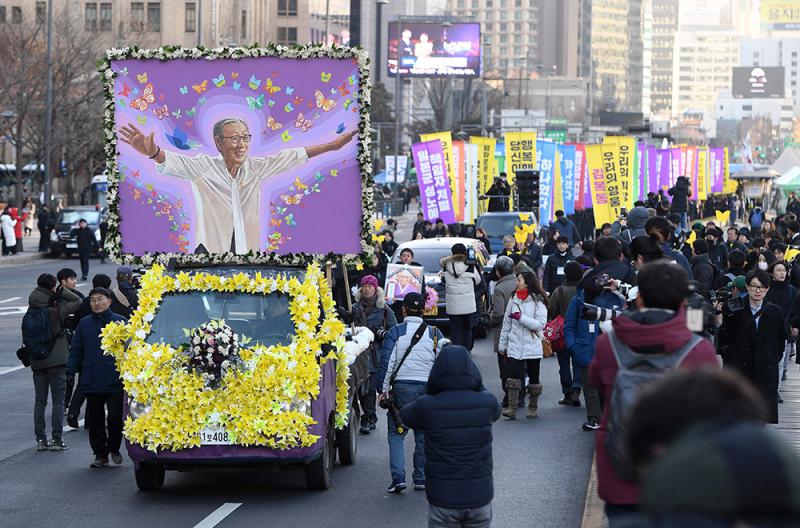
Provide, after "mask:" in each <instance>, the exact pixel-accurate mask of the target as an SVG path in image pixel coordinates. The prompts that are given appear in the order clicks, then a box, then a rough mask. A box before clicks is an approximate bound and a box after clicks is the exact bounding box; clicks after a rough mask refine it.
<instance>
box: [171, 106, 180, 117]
mask: <svg viewBox="0 0 800 528" xmlns="http://www.w3.org/2000/svg"><path fill="white" fill-rule="evenodd" d="M172 115H173V116H175V119H180V118H181V109H180V108H178V111H177V112H172Z"/></svg>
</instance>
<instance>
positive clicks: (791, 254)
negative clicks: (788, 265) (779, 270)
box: [783, 248, 800, 262]
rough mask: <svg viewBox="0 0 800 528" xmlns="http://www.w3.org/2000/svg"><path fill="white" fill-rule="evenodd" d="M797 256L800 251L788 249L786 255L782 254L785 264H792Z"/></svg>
mask: <svg viewBox="0 0 800 528" xmlns="http://www.w3.org/2000/svg"><path fill="white" fill-rule="evenodd" d="M797 255H800V249H795V248H789V249H787V250H786V253H784V254H783V260H785V261H786V262H792V261H793V260H794V259H795V258H796V257H797Z"/></svg>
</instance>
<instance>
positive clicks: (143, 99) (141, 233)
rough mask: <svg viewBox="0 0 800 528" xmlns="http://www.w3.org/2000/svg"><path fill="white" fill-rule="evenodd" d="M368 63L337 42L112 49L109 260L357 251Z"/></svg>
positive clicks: (289, 260) (364, 231) (296, 256)
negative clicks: (335, 44)
mask: <svg viewBox="0 0 800 528" xmlns="http://www.w3.org/2000/svg"><path fill="white" fill-rule="evenodd" d="M365 68H366V58H365V57H364V56H363V53H362V52H361V51H357V50H351V49H349V48H342V47H321V46H306V47H298V48H283V47H270V48H231V49H226V50H189V49H180V48H177V49H169V50H167V49H160V50H136V49H129V48H126V49H123V50H111V51H109V52H108V54H107V57H106V61H105V65H104V67H103V70H102V71H103V75H104V79H105V82H106V94H107V107H106V126H107V130H106V135H107V140H108V143H109V148H107V154H109V160H108V161H109V163H108V166H109V181H110V182H111V189H112V192H111V195H110V203H109V207H110V215H109V220H110V222H109V227H110V230H109V235H110V236H109V243H108V245H109V249H110V251H111V254H112V256H114V257H115V258H116V259H118V260H122V261H126V262H131V261H132V262H138V261H141V262H144V263H147V262H150V261H153V260H156V259H164V258H169V257H177V258H178V260H179V261H190V262H199V263H221V262H230V263H275V264H297V263H300V262H301V261H302V260H304V259H307V258H310V257H312V256H320V255H330V254H334V255H343V256H352V257H354V256H356V255H358V254H361V253H363V251H364V250H366V249H367V247H368V245H367V244H365V240H366V236H367V235H368V232H369V231H368V225H369V222H368V218H369V217H370V214H371V207H372V198H371V195H370V194H369V193H368V192H365V189H369V188H371V182H370V173H371V168H370V166H369V148H368V141H369V138H368V135H367V134H364V131H365V130H367V129H368V114H367V110H366V108H365V104H366V103H368V101H369V93H368V90H369V86H368V81H367V79H368V76H367V74H366V69H365ZM365 226H366V227H365Z"/></svg>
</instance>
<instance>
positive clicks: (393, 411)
mask: <svg viewBox="0 0 800 528" xmlns="http://www.w3.org/2000/svg"><path fill="white" fill-rule="evenodd" d="M378 405H379V406H380V408H381V409H386V410H387V411H388V412H389V414H390V415H391V417H392V420H394V430H395V431H396V432H397V434H404V433H405V432H406V430H407V429H408V428H407V427H406V425H405V424H404V423H403V419H402V418H401V417H400V408H399V407H398V406H397V401H396V400H395V399H394V394H392V392H391V391H389V395H388V396H386V397H385V398H383V399H382V400H381V401H380V402H379V403H378Z"/></svg>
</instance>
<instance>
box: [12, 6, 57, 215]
mask: <svg viewBox="0 0 800 528" xmlns="http://www.w3.org/2000/svg"><path fill="white" fill-rule="evenodd" d="M52 141H53V0H48V2H47V95H46V99H45V115H44V177H43V182H42V191H43V193H44V200H43V202H44V203H43V205H48V206H49V205H50V170H51V167H50V162H51V160H50V157H51V156H52V152H51V145H50V144H51V142H52ZM17 142H19V139H17ZM21 200H22V197H21V196H17V201H18V202H20V201H21Z"/></svg>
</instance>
